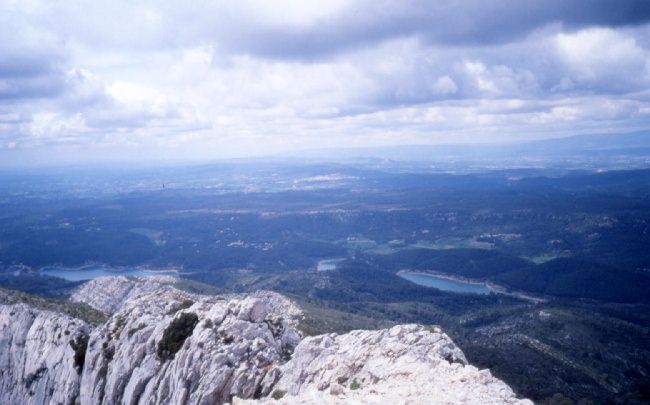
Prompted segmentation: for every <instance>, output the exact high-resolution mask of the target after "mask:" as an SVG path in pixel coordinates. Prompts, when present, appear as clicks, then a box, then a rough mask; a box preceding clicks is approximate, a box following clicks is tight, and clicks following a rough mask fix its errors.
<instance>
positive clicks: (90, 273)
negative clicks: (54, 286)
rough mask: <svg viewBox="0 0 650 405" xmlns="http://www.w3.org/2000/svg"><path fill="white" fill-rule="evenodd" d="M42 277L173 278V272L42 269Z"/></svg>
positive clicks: (40, 271)
mask: <svg viewBox="0 0 650 405" xmlns="http://www.w3.org/2000/svg"><path fill="white" fill-rule="evenodd" d="M39 273H41V274H42V275H44V276H52V277H60V278H64V279H66V280H70V281H83V280H91V279H93V278H96V277H102V276H153V275H162V274H165V275H170V276H175V275H176V273H175V272H161V271H145V270H142V269H134V268H123V269H122V268H120V269H112V268H108V267H80V268H67V267H44V268H42V269H40V270H39Z"/></svg>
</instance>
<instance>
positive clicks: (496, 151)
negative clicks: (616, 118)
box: [301, 131, 650, 167]
mask: <svg viewBox="0 0 650 405" xmlns="http://www.w3.org/2000/svg"><path fill="white" fill-rule="evenodd" d="M301 156H302V157H311V158H315V159H324V160H355V159H364V158H365V159H368V158H370V159H388V160H394V161H412V162H413V161H419V162H429V161H446V162H448V161H463V162H490V161H493V162H496V163H499V162H500V163H505V162H526V161H528V162H534V161H560V160H567V159H574V160H576V161H579V162H582V163H584V161H585V160H586V161H588V162H589V163H592V164H598V163H599V162H600V163H603V164H606V163H616V162H617V163H619V164H620V163H625V162H626V159H627V160H628V161H627V162H628V163H630V164H632V165H633V166H637V167H638V166H642V165H643V163H644V162H645V163H648V162H650V132H648V131H642V132H633V133H625V134H596V135H577V136H571V137H566V138H555V139H544V140H537V141H529V142H511V143H474V144H446V145H399V146H385V147H376V148H339V149H321V150H308V151H304V152H302V153H301ZM504 161H505V162H504Z"/></svg>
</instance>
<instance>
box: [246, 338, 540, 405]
mask: <svg viewBox="0 0 650 405" xmlns="http://www.w3.org/2000/svg"><path fill="white" fill-rule="evenodd" d="M279 375H281V377H280V378H279V380H278V381H276V382H275V384H274V385H273V394H274V395H273V396H275V397H276V398H279V397H281V399H280V400H279V401H277V400H274V399H272V398H267V399H264V400H263V402H264V403H269V404H271V403H273V404H348V403H359V404H361V403H363V404H424V403H426V404H458V403H469V404H531V405H532V402H530V401H528V400H519V399H517V398H516V397H515V395H514V393H513V392H512V390H511V389H510V387H508V386H507V385H506V384H505V383H503V382H502V381H500V380H498V379H496V378H494V377H493V376H492V375H491V374H490V372H489V371H488V370H483V371H479V370H478V369H477V368H476V367H473V366H470V365H467V360H466V359H465V355H464V354H463V353H462V352H461V350H460V349H459V348H458V347H457V346H456V345H455V344H454V343H453V342H452V341H451V339H450V338H449V337H448V336H447V335H445V334H444V333H442V332H441V331H440V330H439V329H437V328H436V329H430V328H425V327H423V326H420V325H398V326H395V327H393V328H391V329H384V330H378V331H365V330H356V331H352V332H349V333H346V334H344V335H336V334H330V335H321V336H315V337H309V338H306V339H304V340H303V341H302V342H301V343H300V344H299V345H298V347H297V348H296V350H295V352H294V354H293V356H292V358H291V360H290V361H289V362H287V363H285V364H284V365H282V366H280V367H279ZM267 382H268V381H265V383H267ZM267 390H269V391H270V389H267ZM235 403H236V404H252V403H257V401H244V400H235Z"/></svg>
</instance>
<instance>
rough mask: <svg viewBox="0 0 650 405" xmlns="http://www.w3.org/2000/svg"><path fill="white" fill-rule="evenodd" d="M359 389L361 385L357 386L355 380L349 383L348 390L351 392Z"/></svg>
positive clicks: (357, 383)
mask: <svg viewBox="0 0 650 405" xmlns="http://www.w3.org/2000/svg"><path fill="white" fill-rule="evenodd" d="M359 388H361V384H359V382H358V381H357V379H356V378H355V379H354V380H352V383H350V389H351V390H358V389H359Z"/></svg>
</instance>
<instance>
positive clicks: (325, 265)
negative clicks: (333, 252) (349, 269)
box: [316, 259, 345, 271]
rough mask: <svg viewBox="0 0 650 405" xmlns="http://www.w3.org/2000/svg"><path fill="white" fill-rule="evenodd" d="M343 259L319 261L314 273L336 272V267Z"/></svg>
mask: <svg viewBox="0 0 650 405" xmlns="http://www.w3.org/2000/svg"><path fill="white" fill-rule="evenodd" d="M343 260H345V259H326V260H319V261H318V264H317V265H316V271H332V270H336V265H337V264H338V263H340V262H342V261H343Z"/></svg>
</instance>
